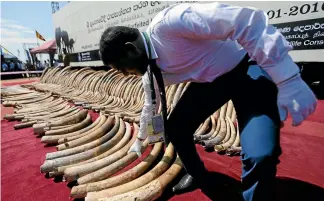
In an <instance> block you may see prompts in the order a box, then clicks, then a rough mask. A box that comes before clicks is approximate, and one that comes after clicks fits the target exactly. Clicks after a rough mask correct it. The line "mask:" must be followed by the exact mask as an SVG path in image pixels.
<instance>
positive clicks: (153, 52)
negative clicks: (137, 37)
mask: <svg viewBox="0 0 324 201" xmlns="http://www.w3.org/2000/svg"><path fill="white" fill-rule="evenodd" d="M148 35H149V34H148ZM141 36H142V39H143V41H144V46H145V50H146V54H147V57H149V52H148V48H147V44H146V39H145V37H144V35H143V33H141ZM149 37H150V36H149ZM148 43H149V45H150V47H151V51H152V59H157V58H158V55H157V54H156V51H155V48H154V46H153V44H152V43H151V40H150V41H148Z"/></svg>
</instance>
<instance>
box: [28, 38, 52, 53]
mask: <svg viewBox="0 0 324 201" xmlns="http://www.w3.org/2000/svg"><path fill="white" fill-rule="evenodd" d="M55 50H56V41H55V39H53V40H50V41H47V42H46V43H44V44H42V45H41V46H39V47H35V48H34V49H32V50H30V52H31V53H33V54H36V53H49V52H53V51H55Z"/></svg>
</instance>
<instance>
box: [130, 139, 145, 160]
mask: <svg viewBox="0 0 324 201" xmlns="http://www.w3.org/2000/svg"><path fill="white" fill-rule="evenodd" d="M142 147H143V141H141V140H139V139H137V138H136V140H135V142H134V144H133V145H132V146H131V147H130V148H129V150H128V152H127V153H131V152H135V153H136V154H137V155H138V157H141V156H142V152H141V150H142Z"/></svg>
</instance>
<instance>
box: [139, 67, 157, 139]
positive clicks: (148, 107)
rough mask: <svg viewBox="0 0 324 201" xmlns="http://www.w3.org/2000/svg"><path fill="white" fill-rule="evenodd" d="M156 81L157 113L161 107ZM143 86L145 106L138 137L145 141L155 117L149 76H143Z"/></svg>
mask: <svg viewBox="0 0 324 201" xmlns="http://www.w3.org/2000/svg"><path fill="white" fill-rule="evenodd" d="M153 79H154V88H155V94H156V112H157V110H158V108H159V105H160V95H159V90H158V85H157V82H156V79H155V77H154V76H153ZM142 84H143V89H144V106H143V109H142V113H141V118H140V128H139V132H138V134H137V137H139V138H141V139H145V138H146V137H147V134H148V133H147V123H148V122H149V121H150V120H151V119H152V116H153V112H152V111H153V104H152V94H151V86H150V79H149V77H148V74H147V73H145V74H144V75H143V76H142Z"/></svg>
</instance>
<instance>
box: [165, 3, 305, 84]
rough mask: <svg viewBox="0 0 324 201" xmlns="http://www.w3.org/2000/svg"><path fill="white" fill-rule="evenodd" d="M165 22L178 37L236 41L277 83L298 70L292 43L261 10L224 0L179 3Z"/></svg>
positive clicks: (169, 13)
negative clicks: (292, 51)
mask: <svg viewBox="0 0 324 201" xmlns="http://www.w3.org/2000/svg"><path fill="white" fill-rule="evenodd" d="M165 24H166V25H167V26H168V27H169V28H170V29H169V30H170V32H172V35H175V36H178V37H184V38H188V39H198V40H199V39H203V40H227V39H230V40H235V41H237V42H238V43H239V44H240V45H241V46H242V47H243V48H244V49H245V50H246V51H247V52H248V54H249V56H250V57H251V59H253V60H255V61H256V62H257V63H258V64H259V65H260V66H261V67H263V69H264V70H265V71H266V72H267V73H268V74H269V76H270V77H271V78H272V80H273V81H274V82H275V83H280V82H282V81H284V80H286V79H288V78H290V77H292V76H293V75H295V74H297V73H298V72H299V68H298V66H297V65H296V64H295V63H294V62H293V60H292V59H291V57H290V56H289V54H288V52H289V51H290V50H292V46H291V45H290V44H289V42H288V41H287V40H286V39H285V37H284V36H283V35H282V34H281V33H280V32H279V31H277V30H276V28H275V27H274V26H272V25H269V24H268V17H267V15H266V14H265V13H264V12H263V11H262V10H259V9H256V8H251V7H239V6H231V5H227V4H221V3H196V4H179V5H177V6H175V7H174V8H173V9H171V10H170V11H169V12H168V14H167V15H166V17H165ZM170 34H171V33H170ZM228 56H231V55H228Z"/></svg>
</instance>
